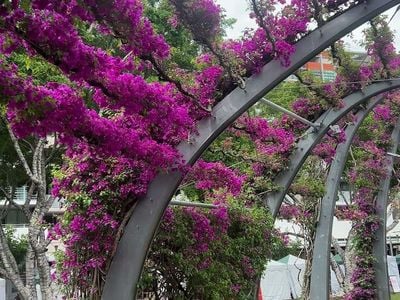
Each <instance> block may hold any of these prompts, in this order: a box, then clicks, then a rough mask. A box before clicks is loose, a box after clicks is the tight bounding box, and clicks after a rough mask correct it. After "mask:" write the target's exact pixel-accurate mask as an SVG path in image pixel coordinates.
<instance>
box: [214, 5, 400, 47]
mask: <svg viewBox="0 0 400 300" xmlns="http://www.w3.org/2000/svg"><path fill="white" fill-rule="evenodd" d="M216 2H217V3H218V4H220V5H221V6H222V7H223V8H224V9H225V10H226V15H227V16H228V17H233V18H235V19H236V20H237V22H236V24H235V25H234V28H233V29H229V30H228V31H227V33H228V37H230V38H238V37H240V36H241V33H242V31H243V30H244V29H245V28H254V27H255V23H254V21H253V20H251V19H250V18H249V11H248V10H247V3H248V1H247V0H216ZM395 11H396V8H392V9H391V10H389V11H387V12H386V13H385V14H387V15H389V16H390V17H391V16H392V15H393V13H394V12H395ZM390 26H391V27H392V29H393V30H394V31H395V39H396V46H397V50H400V34H399V33H398V32H396V30H397V31H398V30H399V26H400V12H399V13H397V15H396V16H395V18H394V19H393V20H392V22H391V23H390ZM362 28H363V26H361V27H360V28H358V29H356V30H355V31H354V32H353V35H352V37H351V36H347V37H345V38H344V41H345V45H346V48H348V49H349V50H353V51H362V50H363V48H362V47H361V46H360V45H359V41H360V40H361V39H362Z"/></svg>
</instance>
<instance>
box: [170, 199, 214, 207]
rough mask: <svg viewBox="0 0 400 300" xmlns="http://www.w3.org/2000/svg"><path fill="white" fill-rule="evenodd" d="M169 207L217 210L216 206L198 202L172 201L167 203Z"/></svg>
mask: <svg viewBox="0 0 400 300" xmlns="http://www.w3.org/2000/svg"><path fill="white" fill-rule="evenodd" d="M169 204H170V205H174V206H187V207H199V208H210V209H213V208H218V207H219V206H218V205H214V204H209V203H200V202H190V201H178V200H172V201H171V202H169Z"/></svg>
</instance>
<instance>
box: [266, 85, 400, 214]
mask: <svg viewBox="0 0 400 300" xmlns="http://www.w3.org/2000/svg"><path fill="white" fill-rule="evenodd" d="M399 87H400V80H399V79H393V80H389V81H387V82H380V83H375V84H372V85H370V86H368V87H366V88H365V89H364V90H363V91H362V92H356V93H354V94H351V95H350V96H348V97H346V98H345V99H344V103H345V105H344V107H342V108H341V109H338V110H335V109H330V110H328V111H326V112H325V113H324V114H323V115H322V116H321V117H319V118H318V120H317V121H316V122H315V123H317V124H320V129H319V131H318V132H315V131H314V130H313V129H312V128H310V129H308V130H307V132H306V135H305V138H303V139H302V140H300V142H299V143H298V145H297V148H296V150H295V151H294V152H293V153H292V155H291V156H290V158H289V159H290V160H289V165H288V168H287V169H286V170H285V171H284V172H281V173H280V174H279V175H278V176H277V177H276V178H275V180H274V183H275V184H276V185H277V186H279V187H280V190H279V191H276V192H273V193H270V194H268V195H267V196H266V197H265V199H264V200H265V202H266V204H267V205H268V207H269V209H270V211H271V213H272V215H273V216H274V217H276V215H277V213H278V212H279V209H280V207H281V204H282V201H283V198H284V197H285V195H286V193H287V191H288V189H289V187H290V185H291V184H292V181H293V180H294V178H295V177H296V174H297V172H298V171H299V170H300V168H301V166H302V165H303V163H304V161H305V160H306V159H307V157H308V155H309V154H310V153H311V151H312V149H314V147H315V146H316V145H317V144H318V143H319V142H320V141H321V139H322V138H323V137H324V135H325V134H326V133H327V132H328V130H329V128H330V126H331V125H333V124H335V123H337V122H338V121H339V120H340V119H341V118H342V117H343V116H345V115H346V114H347V113H348V112H349V111H350V110H352V109H353V108H355V107H357V106H358V105H360V104H363V103H364V102H365V101H366V100H367V99H370V98H372V97H374V96H376V95H378V94H381V93H383V92H385V91H389V90H393V89H396V88H399Z"/></svg>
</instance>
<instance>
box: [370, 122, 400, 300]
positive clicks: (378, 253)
mask: <svg viewBox="0 0 400 300" xmlns="http://www.w3.org/2000/svg"><path fill="white" fill-rule="evenodd" d="M391 139H392V143H393V145H392V149H391V151H390V152H392V153H396V152H397V148H398V146H399V142H400V119H399V120H398V121H397V123H396V126H395V128H394V130H393V133H392V136H391ZM388 160H389V161H388V165H387V168H386V172H387V177H386V178H385V179H383V180H382V182H381V184H380V186H379V193H378V196H377V198H376V205H375V209H376V215H377V217H378V218H379V228H378V230H377V231H376V232H375V238H376V239H375V241H374V246H373V248H372V253H373V256H374V257H375V259H376V261H375V264H374V270H375V279H376V287H377V296H378V299H379V300H386V299H390V289H389V279H388V278H389V274H388V267H387V257H386V255H387V252H386V220H387V205H388V197H389V189H390V181H391V179H392V169H393V164H394V158H393V157H392V156H389V157H388Z"/></svg>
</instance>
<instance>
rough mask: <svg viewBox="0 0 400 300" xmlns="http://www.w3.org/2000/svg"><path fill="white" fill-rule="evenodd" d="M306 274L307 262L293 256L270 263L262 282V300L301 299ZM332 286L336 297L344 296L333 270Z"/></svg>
mask: <svg viewBox="0 0 400 300" xmlns="http://www.w3.org/2000/svg"><path fill="white" fill-rule="evenodd" d="M304 272H305V260H304V259H302V258H299V257H296V256H293V255H288V256H286V257H284V258H282V259H280V260H279V261H271V262H269V263H268V265H267V269H266V270H265V271H264V274H263V276H262V278H261V282H260V289H261V295H262V300H287V299H297V298H300V296H301V290H302V284H303V277H304ZM331 286H332V293H333V294H334V295H342V290H341V289H340V287H339V283H338V281H337V279H336V276H335V274H334V272H333V271H332V270H331Z"/></svg>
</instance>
